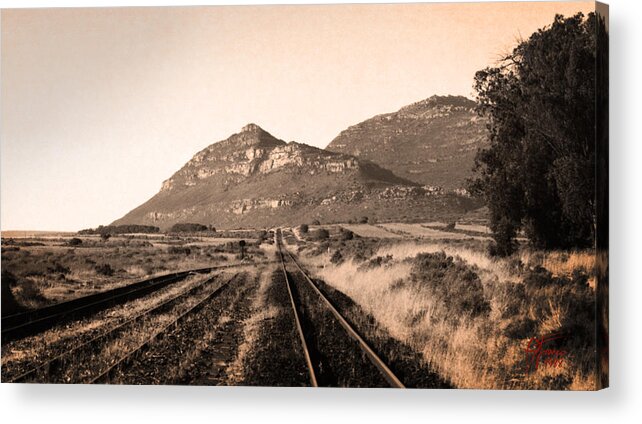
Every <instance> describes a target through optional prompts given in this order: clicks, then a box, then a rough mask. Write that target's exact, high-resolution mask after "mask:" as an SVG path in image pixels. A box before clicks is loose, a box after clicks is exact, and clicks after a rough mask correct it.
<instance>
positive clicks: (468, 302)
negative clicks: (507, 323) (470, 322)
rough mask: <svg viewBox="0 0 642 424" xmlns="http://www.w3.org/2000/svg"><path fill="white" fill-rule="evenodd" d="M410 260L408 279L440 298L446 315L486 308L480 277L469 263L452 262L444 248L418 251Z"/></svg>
mask: <svg viewBox="0 0 642 424" xmlns="http://www.w3.org/2000/svg"><path fill="white" fill-rule="evenodd" d="M413 262H414V264H413V267H412V271H411V279H412V280H413V281H414V282H415V283H417V284H420V285H421V287H425V288H427V289H428V290H430V291H431V292H432V294H433V296H434V297H435V299H436V300H438V301H440V302H442V304H443V305H444V307H445V308H444V311H447V315H448V317H449V318H452V319H457V318H458V317H459V316H462V315H470V316H473V317H476V316H479V315H485V314H488V313H489V312H490V303H489V302H488V301H487V300H486V299H485V298H484V288H483V285H482V283H481V280H480V279H479V276H478V275H477V274H476V273H475V272H474V271H472V270H471V269H470V268H469V267H467V266H465V265H463V264H460V263H456V262H455V261H454V259H453V257H452V256H447V255H446V254H445V253H444V252H438V253H420V254H418V255H417V256H416V257H415V259H414V261H413Z"/></svg>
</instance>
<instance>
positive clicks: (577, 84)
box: [471, 13, 605, 255]
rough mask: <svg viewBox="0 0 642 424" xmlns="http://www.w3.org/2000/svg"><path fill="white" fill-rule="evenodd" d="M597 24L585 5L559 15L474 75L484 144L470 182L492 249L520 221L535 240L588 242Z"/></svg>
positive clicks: (505, 249) (504, 249) (503, 250)
mask: <svg viewBox="0 0 642 424" xmlns="http://www.w3.org/2000/svg"><path fill="white" fill-rule="evenodd" d="M598 31H600V33H601V34H604V33H605V32H604V31H605V29H604V22H603V20H602V19H600V18H598V17H597V16H596V15H595V14H593V13H591V14H589V15H588V16H587V17H585V16H584V15H583V14H581V13H578V14H577V15H575V16H572V17H563V16H561V15H557V16H556V17H555V20H554V21H553V23H552V24H551V25H550V26H548V27H546V28H543V29H540V30H538V31H537V32H535V33H534V34H533V35H531V36H530V38H529V39H528V40H525V41H522V42H520V43H519V44H518V45H517V47H515V49H514V50H513V51H512V53H510V54H509V55H507V56H506V57H505V58H504V59H503V60H502V61H500V63H499V64H498V65H497V66H495V67H491V68H486V69H484V70H482V71H479V72H477V74H476V75H475V90H476V92H477V99H478V113H479V114H480V115H482V116H486V117H487V118H488V130H489V141H490V145H489V147H488V148H486V149H484V150H482V151H480V152H479V153H478V155H477V158H476V176H475V178H474V179H473V180H472V181H471V189H472V190H473V192H475V193H477V194H479V195H481V196H483V197H484V198H485V199H486V201H487V203H488V206H489V209H490V219H491V222H490V225H491V229H492V230H493V233H494V237H495V245H494V251H495V253H497V254H500V255H508V254H510V253H512V252H513V251H514V249H515V247H516V243H515V236H516V234H517V233H518V232H519V231H520V230H521V229H523V230H524V231H525V233H526V235H527V236H528V238H529V239H530V241H531V243H532V244H533V245H534V246H536V247H539V248H571V247H585V246H591V245H592V244H593V243H594V240H595V221H596V207H595V206H596V205H595V159H596V149H595V147H596V104H595V101H596V68H597V67H596V52H597V48H598V38H600V37H599V36H598V34H599V33H598Z"/></svg>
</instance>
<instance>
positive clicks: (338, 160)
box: [112, 124, 472, 229]
mask: <svg viewBox="0 0 642 424" xmlns="http://www.w3.org/2000/svg"><path fill="white" fill-rule="evenodd" d="M471 202H472V201H471V200H470V199H467V198H465V197H461V196H456V195H439V196H438V195H435V194H434V193H430V192H428V191H426V190H424V189H423V188H422V187H420V185H419V184H416V183H413V182H411V181H409V180H406V179H404V178H401V177H399V176H397V175H395V174H394V173H392V172H391V171H389V170H386V169H384V168H382V167H380V166H378V165H375V164H373V163H371V162H369V161H366V160H363V159H360V158H357V157H354V156H351V155H347V154H344V153H337V152H332V151H328V150H322V149H318V148H315V147H311V146H308V145H305V144H300V143H296V142H289V143H286V142H284V141H283V140H279V139H277V138H275V137H273V136H272V135H271V134H269V133H268V132H266V131H264V130H263V129H261V128H260V127H258V126H257V125H254V124H249V125H247V126H245V127H244V128H243V129H242V131H241V132H240V133H237V134H234V135H232V136H231V137H229V138H228V139H226V140H224V141H220V142H218V143H214V144H212V145H210V146H209V147H207V148H205V149H203V150H202V151H200V152H198V153H197V154H196V155H195V156H194V157H193V158H192V159H191V160H190V161H189V162H187V163H186V164H185V165H184V166H183V167H182V168H181V169H180V170H179V171H178V172H176V173H175V174H174V175H172V176H171V178H169V179H168V180H166V181H165V182H163V184H162V187H161V190H160V192H159V193H158V194H156V195H155V196H154V197H152V198H151V199H150V200H148V201H147V202H145V203H144V204H142V205H141V206H139V207H137V208H136V209H134V210H132V211H131V212H129V213H128V214H127V215H125V216H124V217H122V218H121V219H118V220H117V221H115V222H114V223H113V224H112V225H125V224H143V225H155V226H159V227H161V229H166V228H168V227H170V226H171V225H173V224H175V223H179V222H193V223H201V224H205V225H213V226H215V227H217V228H240V227H253V228H263V227H268V226H275V225H298V224H300V223H304V222H308V223H309V222H311V221H313V220H315V219H318V220H319V221H321V222H347V221H349V220H352V219H358V218H360V217H362V216H368V217H370V218H371V219H378V220H408V219H425V218H426V217H430V218H433V217H435V216H441V215H443V214H457V215H459V214H461V213H463V212H465V211H466V210H469V209H470V208H471V207H472V205H471ZM440 214H441V215H440Z"/></svg>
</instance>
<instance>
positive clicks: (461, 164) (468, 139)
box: [326, 95, 487, 190]
mask: <svg viewBox="0 0 642 424" xmlns="http://www.w3.org/2000/svg"><path fill="white" fill-rule="evenodd" d="M486 143H487V142H486V128H485V121H484V120H483V119H482V118H480V117H479V116H478V115H477V113H476V112H475V102H474V101H473V100H471V99H469V98H467V97H464V96H449V95H447V96H437V95H434V96H431V97H429V98H427V99H424V100H420V101H418V102H415V103H412V104H410V105H407V106H404V107H402V108H400V109H399V110H397V111H396V112H389V113H383V114H379V115H375V116H373V117H372V118H369V119H366V120H364V121H362V122H360V123H358V124H355V125H351V126H350V127H348V128H347V129H345V130H343V131H341V132H340V133H339V135H337V137H335V138H334V139H333V140H332V141H331V142H330V143H329V144H328V145H327V146H326V150H329V151H333V152H338V153H346V154H350V155H354V156H356V157H359V158H361V159H365V160H369V161H371V162H373V163H376V164H377V165H380V166H381V167H383V168H386V169H390V170H391V171H392V172H394V173H395V174H396V175H399V176H400V177H402V178H406V179H409V180H411V181H414V182H417V183H419V184H422V185H427V186H433V187H440V188H444V189H446V190H455V189H459V190H461V189H462V188H463V187H464V185H465V180H466V178H467V177H469V176H471V175H472V167H473V164H474V157H475V154H476V152H477V150H478V149H479V148H480V147H484V146H485V145H486Z"/></svg>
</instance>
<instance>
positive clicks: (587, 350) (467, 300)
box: [303, 224, 596, 390]
mask: <svg viewBox="0 0 642 424" xmlns="http://www.w3.org/2000/svg"><path fill="white" fill-rule="evenodd" d="M400 225H401V227H402V228H403V230H404V231H405V232H408V233H409V232H410V231H408V230H409V229H410V228H408V227H407V226H406V224H387V228H388V227H390V228H400V227H399V226H400ZM412 229H415V227H414V226H413V227H412ZM359 242H362V241H361V240H356V241H354V242H352V241H351V242H343V246H342V245H341V244H340V243H335V244H333V243H329V245H330V246H331V247H330V249H329V251H327V252H323V253H321V254H318V255H314V250H303V255H304V256H303V257H304V260H305V261H306V263H308V264H309V266H310V269H314V270H316V276H317V277H318V278H319V279H322V280H324V281H325V282H326V283H327V284H329V285H330V286H332V287H333V288H335V289H337V290H339V291H341V292H343V293H344V294H346V295H347V296H349V297H350V298H352V299H353V300H354V301H355V302H356V303H357V304H358V305H360V306H361V307H362V308H363V309H364V311H366V312H367V313H369V314H371V315H372V316H373V317H374V318H375V319H376V320H377V322H378V323H379V324H381V325H383V326H384V327H385V328H386V330H387V331H388V332H389V333H390V334H391V335H392V336H393V337H395V338H396V339H398V340H400V341H402V342H403V343H405V344H408V345H410V346H412V347H413V348H414V349H415V350H416V351H419V352H421V353H422V354H423V356H424V358H425V360H426V361H427V362H429V363H430V364H431V365H432V366H433V367H434V368H435V369H436V370H437V371H438V373H439V374H440V375H441V376H442V377H444V378H446V379H448V381H450V382H451V383H452V384H453V385H455V386H456V387H461V388H485V389H490V388H504V389H535V388H537V389H575V390H586V389H592V388H594V384H595V373H596V371H595V366H594V363H595V361H594V346H595V344H594V343H595V341H594V338H593V334H594V328H595V317H594V315H593V314H594V301H595V291H594V278H593V267H594V262H593V261H594V256H593V255H591V252H587V251H582V252H541V251H540V252H537V251H530V250H527V249H523V250H521V251H520V253H519V254H517V255H515V256H514V257H512V258H508V259H495V258H491V257H489V256H488V255H487V254H486V248H485V246H486V245H485V243H482V242H481V241H480V240H469V241H466V242H464V241H458V240H454V241H453V240H450V241H449V240H441V241H431V240H427V239H426V238H423V237H419V236H416V238H415V239H414V240H407V239H405V240H397V241H395V242H390V241H389V242H388V243H385V244H381V243H378V242H375V241H371V242H370V248H369V249H364V248H363V247H357V245H358V243H359ZM352 244H354V246H351V245H352ZM335 249H336V250H335ZM337 251H339V252H340V254H339V255H337V254H336V252H337ZM364 252H365V253H366V254H365V255H364ZM337 257H340V259H339V260H337ZM550 333H564V334H565V335H566V339H565V343H566V344H565V346H567V349H568V350H569V351H570V354H569V356H571V357H572V358H571V359H567V360H565V361H563V362H562V363H561V364H558V365H557V366H555V367H541V368H540V369H539V370H538V371H537V372H528V371H527V365H528V362H527V360H528V357H527V355H526V354H525V347H526V346H527V344H528V342H529V339H530V338H531V337H540V336H543V335H546V334H550Z"/></svg>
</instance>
